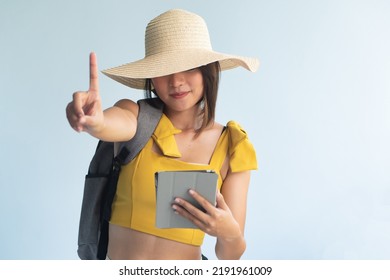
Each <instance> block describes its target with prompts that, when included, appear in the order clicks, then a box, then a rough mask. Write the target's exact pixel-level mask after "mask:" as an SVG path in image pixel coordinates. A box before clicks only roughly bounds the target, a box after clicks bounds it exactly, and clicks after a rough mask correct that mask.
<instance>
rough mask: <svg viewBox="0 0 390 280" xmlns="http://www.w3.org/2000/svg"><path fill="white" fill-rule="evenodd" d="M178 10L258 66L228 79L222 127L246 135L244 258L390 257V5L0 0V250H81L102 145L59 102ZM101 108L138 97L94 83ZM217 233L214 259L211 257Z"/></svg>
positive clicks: (208, 250) (52, 254)
mask: <svg viewBox="0 0 390 280" xmlns="http://www.w3.org/2000/svg"><path fill="white" fill-rule="evenodd" d="M170 8H184V9H188V10H190V11H193V12H195V13H198V14H200V15H201V16H202V17H204V19H205V20H206V22H207V23H208V27H209V30H210V34H211V38H212V44H213V48H214V49H215V50H217V51H221V52H226V53H232V54H238V55H247V56H256V57H259V58H260V60H261V68H260V70H259V71H258V72H257V73H255V74H252V73H250V72H247V71H245V70H243V69H235V70H231V71H228V72H224V73H223V74H222V81H221V89H220V95H219V102H218V110H217V120H218V121H219V122H222V123H226V122H227V121H228V120H230V119H234V120H236V121H238V122H240V123H241V124H242V126H244V127H245V128H246V130H247V131H248V134H249V137H250V139H251V140H252V142H253V144H254V145H255V147H256V149H257V153H258V159H259V165H260V169H259V171H257V172H254V173H253V177H252V181H251V187H250V193H249V202H248V216H247V226H246V229H247V230H246V237H247V243H248V248H247V250H246V253H245V255H244V256H243V258H244V259H389V258H390V172H389V171H390V51H389V50H390V31H389V30H390V17H389V15H390V2H389V1H385V0H383V1H379V0H378V1H372V0H367V1H363V0H360V1H359V0H358V1H353V0H350V1H347V0H345V1H342V0H340V1H335V0H332V1H311V0H300V1H287V0H286V1H282V0H274V1H255V0H253V1H249V0H240V1H189V0H188V1H184V0H180V1H179V0H177V1H148V0H144V1H124V0H122V1H119V0H112V1H96V0H93V1H92V0H89V1H69V0H68V1H49V0H47V1H43V0H35V1H21V0H7V1H5V0H0V40H1V43H0V94H1V99H0V122H1V124H0V131H1V140H0V141H1V145H0V158H1V168H0V188H1V190H0V222H1V231H0V259H76V258H77V255H76V249H77V229H78V220H79V212H80V204H81V198H82V191H83V181H84V175H85V173H86V171H87V167H88V164H89V161H90V158H91V156H92V154H93V152H94V149H95V145H96V140H95V139H92V138H91V137H89V136H88V135H86V134H77V133H75V132H74V131H73V130H71V128H70V127H69V126H68V123H67V120H66V118H65V106H66V104H67V103H68V102H69V101H70V99H71V95H72V93H73V92H74V91H76V90H86V89H87V88H88V71H89V69H88V54H89V52H90V51H92V50H93V51H95V52H96V53H97V55H98V60H99V66H100V69H105V68H108V67H112V66H117V65H120V64H123V63H126V62H130V61H133V60H136V59H139V58H142V57H143V52H144V49H143V40H144V29H145V26H146V24H147V23H148V21H149V20H150V19H152V18H153V17H155V16H157V15H158V14H160V13H162V12H164V11H166V10H168V9H170ZM100 85H101V95H102V98H103V105H104V106H105V107H108V106H111V105H112V104H113V103H114V102H115V101H117V100H119V99H121V98H131V99H134V100H136V99H138V98H141V97H142V92H137V91H135V90H131V89H128V88H126V87H124V86H122V85H120V84H118V83H116V82H114V81H112V80H110V79H109V78H107V77H105V76H104V75H101V76H100ZM213 251H214V240H213V239H212V238H207V239H206V242H205V245H204V253H205V254H206V255H208V256H209V257H210V258H215V255H214V252H213Z"/></svg>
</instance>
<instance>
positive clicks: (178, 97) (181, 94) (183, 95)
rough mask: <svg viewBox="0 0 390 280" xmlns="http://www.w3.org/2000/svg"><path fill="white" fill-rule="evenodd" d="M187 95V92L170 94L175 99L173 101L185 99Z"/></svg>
mask: <svg viewBox="0 0 390 280" xmlns="http://www.w3.org/2000/svg"><path fill="white" fill-rule="evenodd" d="M188 93H189V91H183V92H175V93H172V94H170V96H171V97H173V98H175V99H180V98H184V97H186V96H187V95H188Z"/></svg>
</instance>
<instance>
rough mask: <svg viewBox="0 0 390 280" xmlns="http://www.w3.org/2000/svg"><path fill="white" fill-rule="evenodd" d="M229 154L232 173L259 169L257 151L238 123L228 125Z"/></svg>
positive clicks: (230, 122)
mask: <svg viewBox="0 0 390 280" xmlns="http://www.w3.org/2000/svg"><path fill="white" fill-rule="evenodd" d="M226 130H227V135H228V141H229V145H228V154H229V157H230V169H231V171H232V172H240V171H245V170H255V169H257V158H256V151H255V148H254V146H253V144H252V143H251V141H250V140H249V138H248V134H247V133H246V131H245V130H244V128H243V127H242V126H241V125H240V124H239V123H238V122H236V121H229V122H228V123H227V124H226Z"/></svg>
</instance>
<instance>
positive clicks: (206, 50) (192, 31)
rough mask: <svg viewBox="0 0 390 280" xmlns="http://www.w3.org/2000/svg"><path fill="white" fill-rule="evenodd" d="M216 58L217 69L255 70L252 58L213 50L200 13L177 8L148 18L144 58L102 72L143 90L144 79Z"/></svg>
mask: <svg viewBox="0 0 390 280" xmlns="http://www.w3.org/2000/svg"><path fill="white" fill-rule="evenodd" d="M216 61H218V62H219V63H220V67H221V70H228V69H232V68H235V67H238V66H241V67H244V68H245V69H247V70H249V71H252V72H255V71H256V70H257V68H258V67H259V61H258V60H257V59H256V58H250V57H243V56H236V55H230V54H224V53H220V52H215V51H213V49H212V47H211V42H210V36H209V32H208V29H207V25H206V23H205V21H204V20H203V18H201V17H200V16H198V15H196V14H194V13H191V12H188V11H184V10H179V9H174V10H169V11H167V12H165V13H163V14H161V15H159V16H157V17H156V18H154V19H152V20H151V21H150V22H149V24H148V25H147V27H146V31H145V57H144V58H143V59H140V60H137V61H134V62H130V63H127V64H124V65H121V66H118V67H114V68H110V69H106V70H103V71H102V72H103V73H104V74H105V75H107V76H108V77H110V78H112V79H114V80H115V81H117V82H119V83H122V84H124V85H126V86H129V87H131V88H135V89H144V88H145V81H146V79H150V78H156V77H161V76H166V75H170V74H173V73H178V72H182V71H186V70H189V69H193V68H197V67H200V66H203V65H207V64H209V63H213V62H216Z"/></svg>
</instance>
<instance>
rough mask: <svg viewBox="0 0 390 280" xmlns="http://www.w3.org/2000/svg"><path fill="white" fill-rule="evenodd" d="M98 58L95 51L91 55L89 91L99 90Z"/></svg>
mask: <svg viewBox="0 0 390 280" xmlns="http://www.w3.org/2000/svg"><path fill="white" fill-rule="evenodd" d="M98 77H99V76H98V66H97V58H96V54H95V53H94V52H91V54H90V55H89V91H95V92H98V91H99V80H98Z"/></svg>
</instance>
